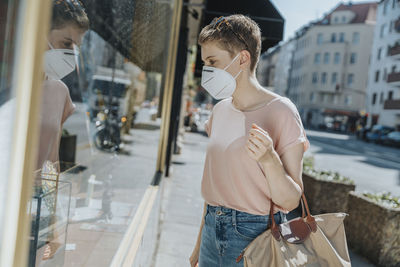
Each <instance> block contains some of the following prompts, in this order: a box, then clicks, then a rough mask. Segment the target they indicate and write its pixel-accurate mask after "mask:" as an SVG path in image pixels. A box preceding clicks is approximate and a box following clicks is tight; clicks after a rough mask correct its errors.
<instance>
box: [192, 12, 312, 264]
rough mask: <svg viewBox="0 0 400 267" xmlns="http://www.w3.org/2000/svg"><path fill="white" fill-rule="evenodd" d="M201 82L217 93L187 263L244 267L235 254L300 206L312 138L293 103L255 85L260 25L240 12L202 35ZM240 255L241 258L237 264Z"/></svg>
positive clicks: (207, 129)
mask: <svg viewBox="0 0 400 267" xmlns="http://www.w3.org/2000/svg"><path fill="white" fill-rule="evenodd" d="M199 45H200V46H201V55H202V60H203V62H204V63H205V66H204V67H203V74H202V81H201V83H202V86H203V87H204V88H205V89H206V90H207V91H208V92H209V93H210V94H211V95H212V96H213V97H214V98H217V99H223V100H222V101H220V102H219V103H218V104H216V105H215V107H214V109H213V112H212V115H211V118H210V119H209V121H208V122H207V123H206V131H207V134H208V135H209V137H210V142H209V145H208V148H207V155H206V160H205V166H204V173H203V179H202V189H201V190H202V195H203V197H204V199H205V205H204V213H203V220H202V223H201V226H200V231H199V236H198V239H197V244H196V246H195V249H194V251H193V253H192V256H191V258H190V262H191V266H196V265H197V263H198V264H199V266H200V267H213V266H224V267H228V266H243V260H240V257H239V258H238V256H239V255H240V254H241V252H242V250H243V249H244V248H245V247H246V246H247V245H248V244H249V243H250V242H251V241H252V240H253V239H254V238H255V237H257V236H258V235H259V234H261V233H262V232H264V231H265V230H266V229H267V228H268V226H269V220H270V218H269V215H268V214H269V208H270V201H269V200H270V199H272V201H273V202H274V203H275V204H276V208H275V210H274V217H275V220H276V222H277V223H280V222H282V221H284V220H286V219H285V213H287V212H289V211H290V210H293V209H295V208H296V207H297V206H298V203H299V200H300V197H301V194H302V190H303V184H302V178H301V173H302V161H303V153H304V152H305V151H306V150H307V149H308V147H309V142H308V140H307V137H306V135H305V131H304V129H303V125H302V122H301V119H300V116H299V114H298V111H297V109H296V107H295V105H294V104H293V103H292V102H291V101H290V100H289V99H288V98H285V97H281V96H279V95H277V94H275V93H273V92H270V91H268V90H266V89H264V88H263V87H261V86H260V84H259V83H258V81H257V79H256V76H255V69H256V65H257V63H258V59H259V55H260V50H261V34H260V29H259V27H258V25H257V24H256V23H255V22H254V21H253V20H251V19H250V18H248V17H246V16H243V15H232V16H228V17H220V18H218V19H214V21H213V22H211V23H210V24H209V25H207V26H206V27H205V28H203V29H202V31H201V33H200V36H199ZM237 258H238V261H239V262H236V259H237Z"/></svg>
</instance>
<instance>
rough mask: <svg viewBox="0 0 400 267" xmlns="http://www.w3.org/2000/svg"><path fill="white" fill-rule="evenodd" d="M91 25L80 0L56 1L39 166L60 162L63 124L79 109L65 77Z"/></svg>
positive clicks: (49, 45) (49, 38) (47, 54)
mask: <svg viewBox="0 0 400 267" xmlns="http://www.w3.org/2000/svg"><path fill="white" fill-rule="evenodd" d="M88 28H89V19H88V17H87V15H86V13H85V11H84V9H83V7H82V5H81V3H80V2H79V1H78V0H56V1H54V6H53V14H52V21H51V28H50V32H49V34H48V38H47V43H48V50H47V51H46V52H45V56H44V61H45V62H44V63H45V64H44V72H45V81H44V83H43V91H42V105H41V112H40V123H41V125H40V143H39V155H38V163H37V169H40V168H42V167H43V164H44V163H45V162H51V163H56V162H58V150H59V146H60V138H61V133H62V125H63V123H64V122H65V120H66V119H67V118H68V117H69V116H70V115H71V114H72V113H73V111H74V109H75V106H74V105H73V103H72V100H71V97H70V94H69V90H68V88H67V86H66V85H65V84H64V83H63V82H62V81H61V79H62V78H64V77H65V76H67V75H68V74H70V73H71V72H72V71H74V70H75V68H76V58H77V57H78V55H79V52H78V47H79V46H80V44H81V42H82V38H83V35H84V34H85V32H86V31H87V30H88Z"/></svg>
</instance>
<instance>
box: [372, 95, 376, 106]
mask: <svg viewBox="0 0 400 267" xmlns="http://www.w3.org/2000/svg"><path fill="white" fill-rule="evenodd" d="M375 103H376V93H374V94H373V95H372V105H375Z"/></svg>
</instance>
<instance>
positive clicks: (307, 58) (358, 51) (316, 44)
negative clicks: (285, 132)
mask: <svg viewBox="0 0 400 267" xmlns="http://www.w3.org/2000/svg"><path fill="white" fill-rule="evenodd" d="M376 6H377V4H376V3H363V4H351V3H349V4H339V5H338V6H337V7H336V8H334V9H333V10H332V11H331V12H330V13H329V14H327V15H326V16H325V17H324V18H323V19H322V20H320V21H317V22H314V23H311V24H309V25H307V26H305V27H303V28H302V29H301V30H299V31H298V32H297V35H296V46H295V50H294V51H295V52H294V54H293V60H292V69H291V72H290V77H289V84H290V86H289V90H288V96H289V97H290V98H291V99H292V101H293V102H295V104H296V105H297V106H298V108H299V112H300V114H301V117H302V119H303V121H304V122H305V124H306V125H307V126H308V127H327V124H329V123H330V124H331V125H332V122H335V123H337V125H339V127H340V130H348V131H354V130H355V124H356V121H357V120H358V119H359V117H360V115H359V114H360V113H362V112H364V109H365V99H366V93H367V81H368V69H369V61H370V53H371V48H372V41H373V35H374V27H375V17H376ZM328 127H330V126H328Z"/></svg>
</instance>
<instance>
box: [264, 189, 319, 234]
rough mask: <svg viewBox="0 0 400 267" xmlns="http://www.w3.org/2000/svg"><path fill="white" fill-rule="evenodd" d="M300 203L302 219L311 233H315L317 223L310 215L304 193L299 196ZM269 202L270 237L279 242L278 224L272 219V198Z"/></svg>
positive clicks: (273, 205)
mask: <svg viewBox="0 0 400 267" xmlns="http://www.w3.org/2000/svg"><path fill="white" fill-rule="evenodd" d="M300 201H301V207H302V218H303V219H305V221H306V223H307V224H308V226H309V227H310V229H311V231H312V232H314V233H315V232H316V231H317V223H316V222H315V218H314V217H313V216H312V215H311V212H310V209H309V207H308V203H307V199H306V196H305V194H304V192H303V193H302V195H301V199H300ZM270 202H271V207H270V209H269V217H270V219H271V232H272V235H273V236H274V237H275V239H276V240H278V241H279V240H280V237H281V233H280V231H279V226H278V224H277V223H276V222H275V218H274V207H275V204H274V202H273V201H272V198H271V199H270ZM304 207H305V210H304Z"/></svg>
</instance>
